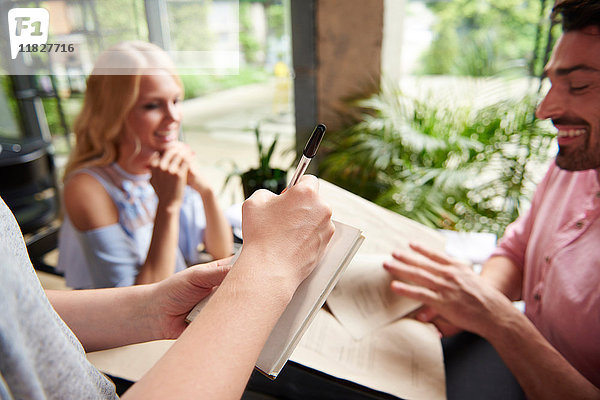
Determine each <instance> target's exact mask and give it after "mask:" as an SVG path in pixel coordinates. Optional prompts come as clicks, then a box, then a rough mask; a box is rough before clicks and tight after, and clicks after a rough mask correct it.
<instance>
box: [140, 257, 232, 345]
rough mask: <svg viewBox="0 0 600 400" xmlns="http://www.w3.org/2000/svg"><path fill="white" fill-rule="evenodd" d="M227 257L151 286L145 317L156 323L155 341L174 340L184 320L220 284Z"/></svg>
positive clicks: (227, 264) (223, 275)
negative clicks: (159, 339)
mask: <svg viewBox="0 0 600 400" xmlns="http://www.w3.org/2000/svg"><path fill="white" fill-rule="evenodd" d="M230 261H231V257H229V258H225V259H222V260H217V261H212V262H210V263H207V264H200V265H195V266H193V267H190V268H187V269H185V270H184V271H181V272H178V273H176V274H174V275H172V276H171V277H169V278H167V279H165V280H163V281H161V282H159V283H157V284H155V286H154V288H153V290H152V294H151V295H150V296H149V305H148V308H149V313H148V314H149V315H154V316H155V318H154V320H156V321H158V324H157V326H156V329H157V333H156V337H157V338H163V339H175V338H177V337H179V335H180V334H181V332H183V330H184V329H185V327H186V326H187V323H186V322H185V317H186V316H187V315H188V313H189V312H190V311H191V310H192V308H194V306H195V305H196V304H198V302H200V301H201V300H203V299H204V298H205V297H206V296H208V295H209V294H211V293H212V291H213V290H214V289H216V287H217V286H219V285H220V284H221V282H222V281H223V279H224V278H225V276H226V275H227V273H228V272H229V269H230V268H231V267H230V265H229V263H230Z"/></svg>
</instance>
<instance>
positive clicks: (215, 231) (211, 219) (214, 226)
mask: <svg viewBox="0 0 600 400" xmlns="http://www.w3.org/2000/svg"><path fill="white" fill-rule="evenodd" d="M200 195H201V196H202V203H203V204H204V213H205V215H206V230H205V232H204V244H205V246H206V251H207V252H208V253H209V254H210V255H212V256H213V258H215V259H220V258H224V257H228V256H230V255H231V253H232V252H233V235H232V232H231V226H230V225H229V222H227V219H226V218H225V215H224V214H223V212H222V211H221V207H219V203H218V201H217V198H216V196H215V195H214V193H213V191H212V190H204V192H202V193H200Z"/></svg>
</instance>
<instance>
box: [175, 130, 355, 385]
mask: <svg viewBox="0 0 600 400" xmlns="http://www.w3.org/2000/svg"><path fill="white" fill-rule="evenodd" d="M324 132H325V126H324V125H322V124H319V125H317V127H316V128H315V130H314V131H313V133H312V135H311V137H310V139H309V141H308V143H307V145H306V147H305V148H304V151H303V155H302V159H301V160H300V163H299V164H298V167H297V168H296V171H295V173H294V176H293V177H292V180H291V181H290V184H289V185H288V187H287V189H289V188H291V187H292V186H294V184H295V183H296V182H297V181H298V180H299V179H300V177H301V176H302V174H303V173H304V172H305V171H306V168H307V167H308V164H309V162H310V160H311V159H312V158H313V157H314V155H315V153H316V151H317V148H318V146H319V143H320V141H321V139H322V137H323V134H324ZM287 189H286V190H287ZM334 224H335V232H334V234H333V237H332V238H331V240H330V242H329V244H328V246H327V248H326V250H325V254H324V255H323V257H322V258H321V260H320V261H319V262H318V264H317V265H316V267H315V268H314V270H313V271H312V273H311V274H310V275H309V276H308V277H307V278H306V279H305V280H304V281H303V282H302V283H301V284H300V286H299V287H298V289H297V290H296V292H295V294H294V296H293V298H292V300H291V301H290V303H289V304H288V306H287V308H286V309H285V311H284V312H283V314H282V315H281V317H280V318H279V321H278V322H277V324H276V325H275V327H274V328H273V330H272V332H271V334H270V336H269V338H268V339H267V341H266V343H265V346H264V347H263V350H262V352H261V353H260V355H259V357H258V360H257V363H256V367H257V368H258V369H259V370H260V371H262V372H263V373H264V374H265V375H267V376H269V377H271V378H275V377H277V374H279V372H280V371H281V369H282V368H283V366H284V365H285V363H286V362H287V360H288V358H289V357H290V355H291V354H292V352H293V351H294V348H295V347H296V345H297V344H298V342H299V341H300V338H301V337H302V335H303V334H304V332H305V331H306V329H307V328H308V326H309V324H310V323H311V321H312V320H313V318H314V316H315V315H316V313H317V312H318V311H319V309H320V308H321V307H322V306H323V303H324V302H325V300H326V299H327V296H328V295H329V293H330V292H331V290H332V289H333V287H334V286H335V284H336V283H337V281H338V280H339V279H340V277H341V275H342V273H343V271H344V270H345V268H346V267H347V265H348V263H349V262H350V260H351V259H352V257H353V256H354V254H355V253H356V251H357V250H358V248H359V247H360V245H361V244H362V241H363V239H364V237H363V236H362V232H361V231H360V230H358V229H356V228H353V227H351V226H349V225H346V224H342V223H340V222H336V221H334ZM240 251H241V250H240ZM238 254H239V253H238ZM236 258H237V255H236V257H234V261H233V262H235V259H236ZM234 268H235V267H234ZM207 301H208V299H205V300H204V301H202V302H200V303H198V305H196V307H194V309H193V310H192V311H191V312H190V313H189V315H188V317H187V320H188V321H192V320H193V319H194V318H195V317H196V316H197V315H198V314H199V313H200V310H201V309H202V307H204V304H205V303H206V302H207Z"/></svg>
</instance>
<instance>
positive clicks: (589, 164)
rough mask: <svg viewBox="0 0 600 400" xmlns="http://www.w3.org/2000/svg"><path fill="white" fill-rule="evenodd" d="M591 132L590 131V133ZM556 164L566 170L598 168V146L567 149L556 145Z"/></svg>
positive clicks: (599, 148) (599, 151)
mask: <svg viewBox="0 0 600 400" xmlns="http://www.w3.org/2000/svg"><path fill="white" fill-rule="evenodd" d="M592 134H593V133H591V135H592ZM556 165H557V166H558V167H559V168H562V169H565V170H567V171H584V170H587V169H598V168H600V147H598V146H596V147H595V148H590V147H586V148H584V149H583V150H582V149H580V148H577V149H569V148H568V147H566V148H561V147H560V145H559V147H558V154H557V155H556Z"/></svg>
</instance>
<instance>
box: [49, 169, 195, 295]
mask: <svg viewBox="0 0 600 400" xmlns="http://www.w3.org/2000/svg"><path fill="white" fill-rule="evenodd" d="M75 173H77V174H80V173H86V174H89V175H91V176H92V177H94V178H95V179H97V180H98V182H100V183H101V184H102V186H103V187H104V188H105V189H106V191H107V192H108V194H109V195H110V197H111V198H112V200H113V201H114V203H115V205H116V206H117V209H118V211H119V221H118V223H116V224H113V225H108V226H104V227H101V228H98V229H93V230H89V231H79V230H77V229H76V228H75V227H74V226H73V224H72V223H71V221H70V220H69V218H68V215H66V213H65V218H64V221H63V224H62V226H61V230H60V235H59V257H58V265H57V269H58V270H59V271H62V272H64V274H65V279H66V284H67V285H68V286H69V287H72V288H75V289H89V288H102V287H116V286H129V285H133V284H134V282H135V278H136V276H137V274H138V271H139V268H140V266H141V265H143V263H144V261H145V260H146V255H147V253H148V249H149V247H150V241H151V239H152V231H153V228H154V217H155V214H156V206H157V204H158V197H157V196H156V193H155V192H154V188H153V187H152V185H151V184H150V174H144V175H132V174H129V173H127V172H125V171H124V170H123V169H122V168H121V167H119V165H118V164H117V163H113V164H111V165H108V166H104V167H91V168H84V169H81V170H78V171H76V172H75ZM205 228H206V216H205V215H204V206H203V204H202V198H201V197H200V195H199V194H198V192H196V191H195V190H193V189H192V188H190V187H189V186H188V187H186V188H185V192H184V198H183V205H182V207H181V214H180V218H179V245H178V249H177V255H176V257H177V259H176V263H175V270H176V271H180V270H183V269H184V268H186V266H188V265H192V264H195V263H198V262H199V259H200V258H199V255H200V253H199V251H198V248H199V245H201V244H202V242H203V240H204V230H205Z"/></svg>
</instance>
